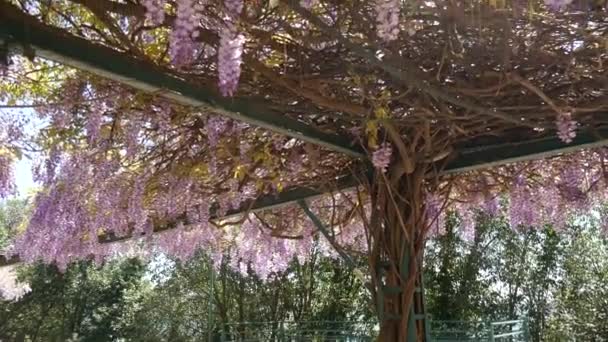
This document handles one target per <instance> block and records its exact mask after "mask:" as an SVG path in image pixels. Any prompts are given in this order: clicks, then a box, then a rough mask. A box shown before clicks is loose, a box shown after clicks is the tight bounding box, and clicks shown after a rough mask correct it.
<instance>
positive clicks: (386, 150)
mask: <svg viewBox="0 0 608 342" xmlns="http://www.w3.org/2000/svg"><path fill="white" fill-rule="evenodd" d="M392 154H393V148H392V147H391V145H390V144H388V143H383V144H382V145H381V146H380V148H378V149H377V150H376V151H374V153H373V154H372V164H374V166H375V167H376V168H377V169H379V170H382V172H383V173H386V170H387V168H388V166H389V165H390V163H391V156H392Z"/></svg>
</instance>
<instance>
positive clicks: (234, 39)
mask: <svg viewBox="0 0 608 342" xmlns="http://www.w3.org/2000/svg"><path fill="white" fill-rule="evenodd" d="M244 44H245V36H243V35H242V34H239V33H238V32H237V29H236V25H235V24H234V23H232V22H231V21H228V22H226V25H225V26H224V28H223V29H222V30H221V31H220V46H219V49H218V53H217V58H218V61H217V65H218V66H217V67H218V77H219V84H218V86H219V88H220V92H221V93H222V95H224V96H233V95H234V93H235V92H236V89H237V87H238V83H239V78H240V77H241V64H242V58H243V46H244Z"/></svg>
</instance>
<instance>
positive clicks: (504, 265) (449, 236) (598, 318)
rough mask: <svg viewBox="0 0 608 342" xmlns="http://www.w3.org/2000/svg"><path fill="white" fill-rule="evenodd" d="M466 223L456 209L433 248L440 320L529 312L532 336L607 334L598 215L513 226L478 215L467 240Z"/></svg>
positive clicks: (434, 298) (607, 262)
mask: <svg viewBox="0 0 608 342" xmlns="http://www.w3.org/2000/svg"><path fill="white" fill-rule="evenodd" d="M459 228H460V226H459V222H458V219H457V217H455V216H451V217H450V219H449V220H448V224H447V228H446V234H445V235H444V236H442V237H440V238H438V239H436V240H434V241H431V242H429V245H428V248H427V254H426V256H425V262H426V264H425V281H426V294H427V303H428V308H429V312H430V313H431V314H432V316H433V318H434V319H449V320H504V319H515V318H520V317H528V318H529V322H530V336H531V338H532V340H533V341H573V340H580V341H598V340H600V341H603V340H608V326H607V324H606V322H607V320H606V318H608V316H607V314H608V309H607V308H608V305H607V304H608V302H607V301H606V298H608V297H607V296H608V290H607V289H608V287H607V286H606V285H605V284H606V281H607V280H608V249H607V248H606V247H607V242H606V239H605V238H602V237H601V236H602V235H601V233H600V232H599V231H598V228H597V222H593V221H592V220H589V219H588V218H581V219H579V220H577V221H576V222H575V224H572V225H571V226H569V227H567V228H566V229H564V231H560V232H556V231H555V230H554V229H553V228H552V227H542V228H530V229H526V230H521V231H514V230H513V229H511V227H509V225H508V224H507V223H506V222H505V221H504V220H502V219H489V218H487V217H478V218H477V229H476V231H475V233H474V235H473V236H472V237H470V238H468V239H463V238H461V236H462V234H459V231H458V229H459Z"/></svg>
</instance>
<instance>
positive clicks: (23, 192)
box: [0, 108, 44, 198]
mask: <svg viewBox="0 0 608 342" xmlns="http://www.w3.org/2000/svg"><path fill="white" fill-rule="evenodd" d="M0 114H2V115H6V116H17V115H19V116H25V117H26V118H27V119H29V123H28V124H26V125H25V127H24V132H25V134H26V135H28V136H31V135H35V134H37V132H38V130H39V129H40V128H41V127H42V126H43V125H44V122H43V121H42V120H40V119H39V118H38V116H37V115H36V113H35V112H34V111H33V110H32V109H30V108H28V109H19V110H15V109H6V108H2V109H0ZM34 158H36V155H35V154H31V153H30V154H29V155H28V156H25V155H24V157H23V158H21V160H17V161H16V162H15V164H14V166H13V173H14V177H15V185H16V186H17V191H18V195H17V196H18V197H21V198H23V197H27V196H28V194H31V191H32V190H33V189H34V188H35V187H36V183H35V182H34V177H33V175H32V166H33V160H32V159H34Z"/></svg>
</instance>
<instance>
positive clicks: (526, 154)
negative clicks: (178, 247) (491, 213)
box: [0, 0, 608, 341]
mask: <svg viewBox="0 0 608 342" xmlns="http://www.w3.org/2000/svg"><path fill="white" fill-rule="evenodd" d="M290 5H292V6H294V8H296V11H300V12H301V14H302V15H303V16H309V20H310V21H311V22H313V23H315V24H317V25H320V26H322V25H324V24H323V22H322V21H319V20H318V19H315V18H313V17H310V13H308V12H307V11H306V10H304V9H302V8H300V7H299V5H298V1H296V0H292V1H290ZM337 38H339V39H341V42H342V43H343V44H345V45H346V46H347V47H348V48H350V49H352V50H354V51H355V54H358V55H359V56H361V57H363V58H367V59H368V60H369V63H370V64H372V65H376V64H378V63H382V62H381V61H380V60H379V59H378V58H377V57H375V56H374V55H373V54H369V53H368V52H367V51H365V50H364V49H359V48H358V47H357V46H354V44H352V43H351V45H348V41H347V40H346V39H345V38H342V37H337ZM0 45H3V46H5V47H7V48H8V49H10V50H12V51H19V52H20V53H22V54H24V55H25V56H27V57H34V56H35V57H41V58H44V59H48V60H52V61H55V62H58V63H61V64H65V65H69V66H72V67H74V68H77V69H81V70H84V71H87V72H90V73H92V74H95V75H98V76H101V77H104V78H108V79H111V80H113V81H116V82H120V83H123V84H125V85H128V86H130V87H132V88H135V89H137V90H140V91H143V92H152V93H155V94H159V95H161V96H163V97H166V98H168V99H170V100H172V101H175V102H177V103H179V104H182V105H185V106H191V107H195V108H199V109H202V110H205V109H209V110H212V111H213V112H214V113H218V114H220V115H224V116H226V117H229V118H232V119H235V120H239V121H243V122H246V123H248V124H250V125H255V126H258V127H261V128H264V129H267V130H270V131H273V132H276V133H280V134H283V135H286V136H289V137H292V138H296V139H300V140H303V141H306V142H308V143H312V144H316V145H319V146H322V147H324V148H327V149H330V150H332V151H335V152H339V153H342V154H346V155H348V156H350V157H353V158H356V159H359V160H361V161H362V162H363V163H367V164H369V161H367V158H368V156H367V154H366V152H365V151H363V150H362V149H361V148H360V147H359V146H357V145H354V144H352V143H351V142H350V139H349V138H348V137H344V136H340V135H336V134H332V133H327V132H323V131H321V130H319V129H318V128H316V127H313V126H312V125H309V124H307V123H304V122H302V121H298V120H296V119H293V118H290V117H287V116H282V115H276V114H274V113H273V111H271V110H269V108H270V103H265V102H264V101H262V100H260V101H251V100H242V99H239V98H234V99H228V98H224V97H221V96H219V95H217V94H216V93H215V92H213V91H210V90H209V89H206V88H205V87H201V86H199V85H197V84H193V83H192V82H189V80H188V79H183V78H180V77H179V76H177V75H175V74H172V73H171V72H169V71H168V70H166V69H162V68H161V67H159V66H157V65H154V64H152V63H150V62H148V61H144V60H141V59H138V58H136V57H133V56H129V55H127V54H124V53H122V52H119V51H117V50H114V49H112V48H109V47H105V46H102V45H98V44H94V43H92V42H90V41H88V40H86V39H83V38H79V37H76V36H74V35H71V34H69V33H67V32H65V31H63V30H60V29H58V28H53V27H50V26H47V25H44V24H42V23H40V22H39V21H38V20H37V19H35V18H33V17H30V16H28V15H27V14H25V13H23V12H22V11H20V10H19V9H18V8H16V7H15V6H13V5H11V4H9V3H8V2H7V1H2V2H0ZM385 71H386V72H388V73H391V70H387V69H385ZM393 72H394V73H395V75H394V76H395V77H401V76H399V75H398V74H399V71H397V70H393ZM604 145H608V129H599V130H597V129H596V130H590V129H587V128H585V129H583V130H581V131H579V132H578V135H577V137H576V138H575V139H574V141H573V142H572V143H570V144H565V143H563V142H562V141H561V140H560V139H558V138H557V137H555V136H553V135H544V136H540V137H534V138H531V139H523V140H522V139H520V140H517V141H514V140H513V139H503V138H501V137H497V138H496V139H490V140H487V139H486V140H483V141H478V140H472V141H470V142H467V143H464V144H459V145H457V146H455V147H454V150H453V151H452V152H451V153H450V154H449V156H448V157H447V160H448V162H447V163H446V166H445V167H443V169H442V171H441V172H442V173H443V174H449V173H459V172H465V171H471V170H478V169H483V168H488V167H492V166H497V165H503V164H507V163H512V162H517V161H526V160H532V159H541V158H546V157H550V156H554V155H558V154H562V153H567V152H572V151H576V150H579V149H586V148H593V147H599V146H604ZM373 174H374V170H373V168H372V167H371V165H370V166H369V172H368V176H369V177H370V178H372V177H373ZM359 181H360V179H359V178H356V177H353V176H351V175H349V174H345V175H343V176H342V177H341V178H338V179H335V182H334V184H335V187H334V188H332V189H318V188H315V187H291V188H287V189H285V190H283V191H282V192H280V193H279V194H277V195H265V196H262V197H259V198H257V199H255V200H254V201H250V202H247V203H245V205H244V206H243V207H242V208H241V209H238V210H232V211H229V212H228V213H227V216H233V215H238V214H240V213H243V212H245V211H263V210H268V209H273V208H278V207H281V206H284V205H287V204H293V203H299V204H300V205H302V206H303V207H304V209H305V210H306V213H307V214H309V216H310V217H311V218H312V219H313V221H315V220H316V221H319V220H318V218H316V217H315V216H314V213H312V212H311V211H310V210H309V208H308V207H307V206H306V201H307V200H309V199H311V198H315V197H318V196H321V195H324V194H327V193H331V192H339V191H342V190H346V189H349V188H353V187H357V186H358V185H359ZM216 218H217V217H216ZM315 223H316V224H318V225H322V224H323V223H322V222H320V221H319V222H315ZM162 229H167V227H158V230H162ZM107 242H112V241H107ZM18 262H19V260H18V258H13V259H10V260H7V259H6V258H5V257H2V256H0V266H5V265H9V264H14V263H18ZM386 290H387V295H388V293H390V291H391V289H390V288H388V287H387V289H386ZM393 290H394V289H393ZM397 291H398V290H397ZM420 293H421V291H419V292H417V295H419V294H420ZM414 311H415V312H414V313H415V314H414V315H412V316H413V317H410V322H411V323H410V326H413V324H415V323H413V322H414V321H415V320H419V321H421V320H423V319H424V308H416V309H415V310H414ZM389 319H390V317H389ZM414 331H415V329H414ZM414 338H415V337H410V339H408V340H410V341H413V340H414Z"/></svg>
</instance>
